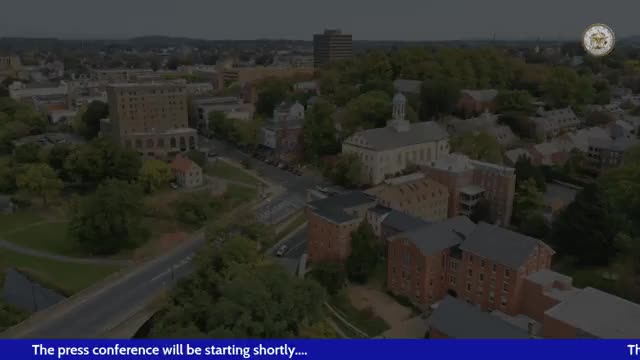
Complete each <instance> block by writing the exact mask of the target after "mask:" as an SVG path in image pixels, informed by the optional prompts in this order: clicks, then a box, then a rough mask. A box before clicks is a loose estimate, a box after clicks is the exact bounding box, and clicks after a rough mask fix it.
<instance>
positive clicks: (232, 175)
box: [204, 160, 260, 186]
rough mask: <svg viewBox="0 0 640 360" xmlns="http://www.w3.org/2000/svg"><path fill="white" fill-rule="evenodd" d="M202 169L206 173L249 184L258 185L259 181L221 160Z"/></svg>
mask: <svg viewBox="0 0 640 360" xmlns="http://www.w3.org/2000/svg"><path fill="white" fill-rule="evenodd" d="M204 171H205V173H206V174H207V175H211V176H216V177H220V178H223V179H228V180H233V181H239V182H243V183H246V184H249V185H254V186H258V184H259V183H260V181H259V180H258V179H256V178H255V177H254V176H252V175H251V174H249V173H248V172H246V171H244V170H242V169H240V168H239V167H236V166H233V165H229V164H228V163H226V162H224V161H221V160H217V161H216V162H215V163H213V164H209V165H207V166H206V167H205V170H204Z"/></svg>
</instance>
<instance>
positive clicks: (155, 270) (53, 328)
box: [2, 141, 320, 338]
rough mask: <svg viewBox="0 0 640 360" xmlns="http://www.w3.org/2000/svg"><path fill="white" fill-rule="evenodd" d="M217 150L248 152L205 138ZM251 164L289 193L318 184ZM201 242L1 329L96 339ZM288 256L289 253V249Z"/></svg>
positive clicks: (297, 242)
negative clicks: (16, 324) (20, 322)
mask: <svg viewBox="0 0 640 360" xmlns="http://www.w3.org/2000/svg"><path fill="white" fill-rule="evenodd" d="M204 143H205V145H209V146H210V147H211V146H213V147H215V149H216V151H217V152H218V154H220V155H223V156H225V157H227V158H230V159H233V160H236V161H240V160H241V159H243V158H245V157H246V155H244V154H242V153H241V152H239V151H237V150H236V149H234V148H231V147H228V146H225V145H224V144H221V143H220V142H218V141H204ZM253 167H254V168H256V169H257V170H259V171H260V172H261V174H262V176H263V177H264V178H266V179H268V180H269V181H271V182H273V183H276V184H278V185H281V186H283V187H284V188H286V190H287V193H289V194H293V195H295V196H302V197H304V196H305V191H306V189H308V188H310V187H313V186H315V185H317V184H319V183H320V181H319V180H318V179H311V178H307V177H298V176H295V175H292V174H290V173H288V172H285V171H282V170H280V169H278V168H276V167H273V166H270V165H267V164H264V163H261V162H259V161H256V160H254V161H253ZM290 242H291V243H289V242H288V245H289V248H290V249H292V250H294V251H292V252H295V253H298V252H300V250H301V249H303V248H304V247H305V246H304V242H306V239H305V237H304V236H303V235H298V236H294V237H292V240H290ZM203 244H204V236H203V234H196V235H194V236H193V238H192V239H191V240H189V241H188V242H187V243H185V244H184V245H182V246H180V247H178V248H177V249H174V250H173V251H172V252H170V253H168V254H166V255H164V256H162V257H160V258H157V259H154V260H151V261H149V262H147V263H145V264H143V265H141V266H140V267H138V268H136V269H134V270H132V271H130V272H129V273H127V274H125V275H123V276H121V277H120V278H118V279H115V280H113V281H112V282H110V283H109V284H107V285H105V286H103V287H101V288H99V289H96V290H94V291H87V292H86V293H81V294H78V295H77V296H75V297H72V298H70V299H69V300H67V301H65V302H62V303H60V304H57V305H55V306H54V307H52V308H49V309H47V310H44V311H43V312H41V313H38V314H35V315H34V316H32V317H31V318H30V319H28V320H27V321H25V322H23V323H22V324H20V325H18V326H17V327H14V328H13V329H10V331H9V332H7V333H4V334H2V335H3V337H12V338H22V337H28V338H91V337H93V338H95V337H100V336H101V335H102V334H103V333H104V332H106V331H108V330H110V329H112V328H113V327H115V326H117V325H119V324H120V323H122V322H123V321H125V320H126V319H128V318H129V317H130V316H132V315H134V314H135V313H137V312H138V311H140V310H142V309H143V308H144V307H145V306H146V305H147V304H148V303H149V302H150V301H152V300H153V299H154V298H155V297H156V296H157V295H159V294H161V293H162V291H163V290H166V289H169V288H170V287H171V286H172V285H173V284H174V283H175V281H177V279H179V278H181V277H184V276H185V275H187V274H189V272H190V271H191V270H192V264H191V259H192V258H193V255H194V254H195V252H196V251H197V250H198V249H199V248H200V247H201V246H202V245H203ZM287 255H288V254H287Z"/></svg>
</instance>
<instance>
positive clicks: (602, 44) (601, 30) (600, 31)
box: [582, 24, 616, 56]
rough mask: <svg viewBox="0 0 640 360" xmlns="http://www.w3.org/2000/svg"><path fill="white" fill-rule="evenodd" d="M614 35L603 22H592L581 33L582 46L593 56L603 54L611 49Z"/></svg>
mask: <svg viewBox="0 0 640 360" xmlns="http://www.w3.org/2000/svg"><path fill="white" fill-rule="evenodd" d="M615 42H616V37H615V35H614V33H613V30H611V28H610V27H608V26H607V25H605V24H593V25H591V26H589V27H588V28H587V29H586V30H585V31H584V33H583V34H582V46H583V47H584V49H585V50H586V51H587V52H588V53H589V54H591V55H593V56H605V55H607V54H609V53H610V52H611V51H613V47H614V45H615Z"/></svg>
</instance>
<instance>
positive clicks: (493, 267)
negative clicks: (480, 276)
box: [491, 264, 497, 274]
mask: <svg viewBox="0 0 640 360" xmlns="http://www.w3.org/2000/svg"><path fill="white" fill-rule="evenodd" d="M496 268H497V266H496V264H493V266H492V267H491V272H493V273H494V274H495V273H496Z"/></svg>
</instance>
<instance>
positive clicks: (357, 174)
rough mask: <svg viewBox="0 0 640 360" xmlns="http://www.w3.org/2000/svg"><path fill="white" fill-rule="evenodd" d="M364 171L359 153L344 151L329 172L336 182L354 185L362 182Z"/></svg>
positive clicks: (349, 185)
mask: <svg viewBox="0 0 640 360" xmlns="http://www.w3.org/2000/svg"><path fill="white" fill-rule="evenodd" d="M362 171H363V165H362V161H361V160H360V158H359V157H358V155H356V154H354V153H343V154H340V155H339V156H338V161H337V162H336V164H335V166H334V167H333V168H332V169H330V172H329V173H330V177H331V179H332V180H333V182H335V183H336V184H338V185H341V186H345V187H354V186H357V185H359V184H360V183H361V179H362Z"/></svg>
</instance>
